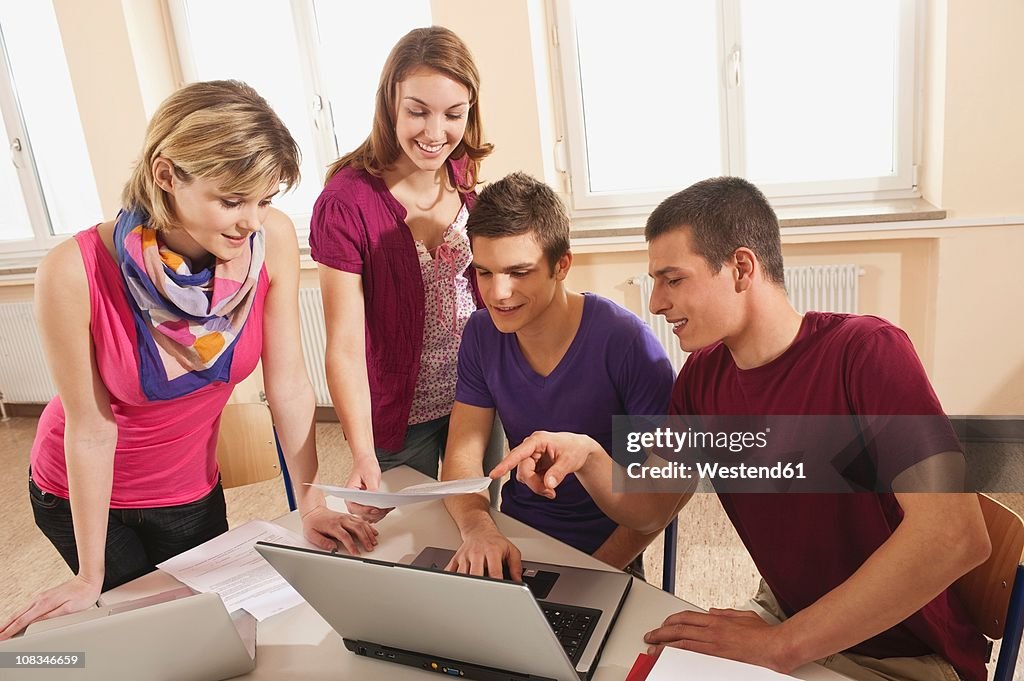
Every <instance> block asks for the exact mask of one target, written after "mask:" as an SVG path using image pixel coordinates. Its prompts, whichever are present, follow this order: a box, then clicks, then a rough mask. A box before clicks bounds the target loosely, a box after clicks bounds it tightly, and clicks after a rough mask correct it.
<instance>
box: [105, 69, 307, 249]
mask: <svg viewBox="0 0 1024 681" xmlns="http://www.w3.org/2000/svg"><path fill="white" fill-rule="evenodd" d="M161 156H162V157H163V158H166V159H167V160H168V161H170V162H171V164H172V166H173V168H174V174H175V175H176V176H177V177H178V179H180V180H182V181H184V182H190V181H191V180H192V179H193V178H195V177H200V178H204V179H208V180H211V181H213V182H216V183H217V186H218V189H219V190H220V191H223V192H225V193H238V194H243V195H248V194H252V193H254V192H258V191H262V190H263V189H264V188H266V187H268V186H271V185H274V184H280V185H284V186H285V189H290V188H291V187H293V186H294V185H295V184H296V183H297V182H298V181H299V163H300V155H299V147H298V145H297V144H296V143H295V140H294V139H293V138H292V136H291V133H290V132H288V128H286V127H285V125H284V123H282V122H281V119H280V118H278V117H277V114H276V113H274V110H273V109H271V108H270V105H269V104H267V101H266V100H265V99H263V97H261V96H260V95H259V94H258V93H257V92H256V91H255V90H254V89H252V88H251V87H250V86H248V85H246V84H245V83H241V82H239V81H237V80H212V81H206V82H199V83H191V84H189V85H186V86H185V87H183V88H181V89H180V90H178V91H177V92H175V93H174V94H172V95H171V96H170V97H168V98H167V99H165V100H164V101H163V103H162V104H160V108H158V109H157V111H156V113H155V114H153V118H152V120H150V122H149V127H148V128H147V129H146V143H145V145H144V146H143V148H142V154H141V156H140V157H139V160H138V163H137V164H136V166H135V169H134V170H133V171H132V176H131V178H130V179H129V180H128V182H127V183H126V184H125V186H124V190H123V191H122V193H121V202H122V205H123V206H124V207H125V208H128V209H142V210H144V211H145V212H146V213H147V214H148V215H149V218H150V226H151V227H154V228H156V229H167V228H169V227H171V226H173V224H174V220H175V217H174V209H173V206H172V205H171V202H170V196H169V195H168V194H167V193H166V192H165V191H164V190H163V189H162V188H161V187H160V185H158V184H157V182H156V179H155V178H154V177H153V161H154V160H155V159H156V158H158V157H161Z"/></svg>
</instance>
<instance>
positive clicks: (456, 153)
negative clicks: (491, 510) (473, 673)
mask: <svg viewBox="0 0 1024 681" xmlns="http://www.w3.org/2000/svg"><path fill="white" fill-rule="evenodd" d="M479 86H480V77H479V74H478V73H477V69H476V66H475V65H474V63H473V58H472V55H471V54H470V53H469V50H468V49H467V47H466V46H465V44H464V43H463V42H462V41H461V40H460V39H459V38H458V37H457V36H456V35H455V34H454V33H452V32H451V31H450V30H448V29H445V28H441V27H437V26H434V27H430V28H420V29H415V30H413V31H411V32H409V33H408V34H406V35H405V36H404V37H403V38H402V39H401V40H400V41H399V42H398V44H396V45H395V47H394V48H393V49H392V51H391V54H390V55H389V56H388V59H387V61H386V63H385V65H384V69H383V72H382V73H381V78H380V86H379V88H378V90H377V101H376V110H375V114H374V120H373V126H372V130H371V132H370V134H369V136H368V137H367V138H366V140H365V141H364V142H363V143H362V144H361V145H360V146H359V147H358V148H356V149H355V150H354V151H352V152H350V153H348V154H346V155H345V156H343V157H342V158H340V159H339V160H338V161H336V162H335V163H334V164H333V165H332V166H331V167H330V169H329V171H328V176H327V183H326V186H325V187H324V190H323V192H322V193H321V195H320V198H319V199H318V200H317V202H316V205H315V207H314V209H313V218H312V223H311V226H310V250H311V253H312V256H313V259H314V260H316V261H317V262H318V263H319V264H320V288H321V291H322V293H323V299H324V314H325V317H326V325H327V383H328V387H329V388H330V392H331V397H332V400H333V402H334V408H335V411H336V412H337V414H338V419H339V421H340V422H341V425H342V427H343V429H344V431H345V435H346V437H347V438H348V443H349V446H350V447H351V449H352V457H353V472H352V476H351V477H350V478H349V481H348V485H349V486H355V487H365V488H367V489H376V488H377V486H378V484H379V482H380V474H381V470H382V469H383V470H387V469H389V468H392V467H394V466H398V465H401V464H406V465H409V466H411V467H413V468H416V469H417V470H419V471H421V472H423V473H425V474H427V475H430V476H431V477H437V467H438V459H439V456H441V455H443V453H444V446H445V441H446V437H447V428H448V415H449V414H450V412H451V409H452V404H453V402H454V398H455V379H456V375H455V367H456V360H457V356H458V347H459V339H460V334H461V331H462V328H463V326H464V325H465V323H466V320H467V319H468V318H469V315H470V314H471V313H472V312H473V311H474V310H476V309H477V308H478V307H481V306H482V304H481V302H480V299H479V294H478V292H477V289H476V278H475V276H474V274H473V271H472V269H471V268H469V264H470V261H471V259H472V256H471V254H470V250H469V240H468V238H467V237H466V229H465V224H466V218H467V216H468V211H469V208H470V207H471V206H472V203H473V200H474V198H475V193H474V187H475V186H476V184H477V181H478V177H479V167H480V161H481V159H483V158H484V157H486V156H487V155H488V154H489V153H490V152H491V145H490V144H487V143H486V142H484V141H483V132H482V128H481V122H480V105H479ZM350 506H351V505H350ZM360 511H361V513H363V515H364V517H367V518H369V519H378V518H379V517H381V511H379V510H376V509H367V508H360Z"/></svg>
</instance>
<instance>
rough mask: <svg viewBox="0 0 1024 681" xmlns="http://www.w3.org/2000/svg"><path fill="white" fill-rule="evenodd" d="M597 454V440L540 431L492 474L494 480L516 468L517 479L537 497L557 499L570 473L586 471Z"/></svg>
mask: <svg viewBox="0 0 1024 681" xmlns="http://www.w3.org/2000/svg"><path fill="white" fill-rule="evenodd" d="M594 451H602V449H601V445H599V444H598V443H597V442H596V441H595V440H594V439H593V438H591V437H588V436H586V435H579V434H577V433H548V432H546V431H542V430H539V431H537V432H535V433H533V435H530V436H529V437H527V438H526V439H525V440H523V441H522V443H520V444H519V446H518V447H516V448H515V449H513V450H512V451H511V452H509V454H508V456H506V457H505V458H504V459H503V460H502V461H501V462H500V463H499V464H498V465H497V466H495V467H494V469H493V470H492V471H491V474H490V475H491V478H492V479H494V480H498V479H500V478H501V476H503V475H505V473H508V472H509V471H511V470H512V469H513V468H516V469H517V470H516V479H517V480H519V482H521V483H523V484H524V485H526V486H527V487H529V488H530V489H531V490H533V492H534V494H539V495H541V496H544V497H547V498H548V499H554V498H555V488H556V487H558V486H559V485H560V484H562V480H564V479H565V476H567V475H569V474H570V473H575V472H576V471H578V470H580V469H581V468H583V466H584V465H585V464H586V463H587V460H588V459H589V458H590V454H591V453H592V452H594Z"/></svg>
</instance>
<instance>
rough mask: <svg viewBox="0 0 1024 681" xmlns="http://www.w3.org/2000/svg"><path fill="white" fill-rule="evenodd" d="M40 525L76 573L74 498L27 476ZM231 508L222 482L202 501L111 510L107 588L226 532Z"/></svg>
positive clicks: (150, 570) (108, 528)
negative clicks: (55, 492) (51, 490)
mask: <svg viewBox="0 0 1024 681" xmlns="http://www.w3.org/2000/svg"><path fill="white" fill-rule="evenodd" d="M28 494H29V498H30V499H31V500H32V513H33V515H35V519H36V526H38V527H39V529H40V530H42V531H43V534H45V535H46V538H47V539H49V540H50V543H51V544H53V546H54V548H56V549H57V551H58V552H59V553H60V555H61V557H62V558H64V562H66V563H67V564H68V567H70V568H71V571H72V572H74V573H75V574H78V548H77V545H76V544H75V528H74V525H73V524H72V521H71V502H69V501H68V500H67V499H62V498H60V497H57V496H54V495H52V494H49V493H47V492H44V491H42V490H41V489H39V487H38V485H36V483H35V481H33V480H32V472H31V471H29V476H28ZM227 529H228V520H227V508H226V506H225V504H224V489H223V488H222V487H221V485H220V482H218V483H217V486H216V487H214V488H213V490H212V491H211V492H210V493H209V494H207V495H206V496H205V497H203V498H202V499H200V500H198V501H193V502H191V503H188V504H182V505H180V506H166V507H163V508H126V509H119V508H112V509H110V515H109V516H108V518H107V545H106V551H105V552H104V561H105V567H106V571H105V574H104V577H103V591H106V590H108V589H113V588H114V587H116V586H119V585H121V584H124V583H125V582H129V581H131V580H133V579H135V578H136V577H141V576H142V575H144V574H146V573H147V572H152V571H153V570H154V569H156V564H157V563H161V562H163V561H165V560H167V559H168V558H170V557H172V556H176V555H178V554H179V553H182V552H184V551H187V550H189V549H191V548H193V547H195V546H198V545H199V544H202V543H203V542H205V541H208V540H210V539H213V538H214V537H216V536H217V535H219V534H222V533H224V532H227Z"/></svg>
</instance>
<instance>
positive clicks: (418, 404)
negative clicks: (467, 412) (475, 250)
mask: <svg viewBox="0 0 1024 681" xmlns="http://www.w3.org/2000/svg"><path fill="white" fill-rule="evenodd" d="M468 218H469V210H468V209H467V208H466V206H465V204H463V206H462V209H461V210H459V214H458V215H456V216H455V221H454V222H452V224H451V225H449V226H448V229H447V230H445V233H444V237H443V239H442V241H441V244H440V245H439V246H438V247H437V248H436V249H435V251H434V253H433V254H431V253H430V251H428V250H427V247H426V246H425V245H424V244H423V242H422V241H417V242H416V253H417V255H419V259H420V271H421V273H422V275H423V292H424V300H425V301H426V305H427V310H426V315H425V316H424V323H423V352H422V354H421V356H420V373H419V375H418V376H417V377H416V392H415V395H414V396H413V398H412V409H411V410H410V412H409V425H414V424H417V423H424V422H426V421H431V420H433V419H437V418H441V417H442V416H447V415H448V414H450V413H451V411H452V405H453V404H454V403H455V383H456V378H457V376H456V367H457V365H458V360H459V342H460V340H461V338H462V330H463V328H465V326H466V322H467V321H468V320H469V316H470V315H471V314H473V312H474V311H475V310H476V303H475V302H474V300H473V290H472V288H471V287H470V284H469V280H468V279H467V278H466V269H467V268H468V267H469V263H470V262H472V260H473V255H472V253H471V252H470V250H469V237H468V236H467V235H466V221H467V220H468Z"/></svg>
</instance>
